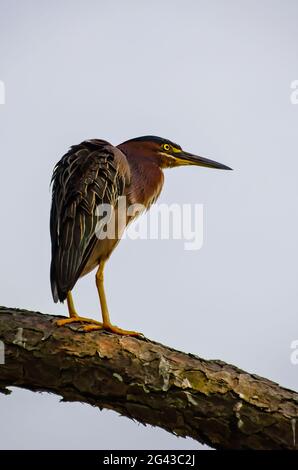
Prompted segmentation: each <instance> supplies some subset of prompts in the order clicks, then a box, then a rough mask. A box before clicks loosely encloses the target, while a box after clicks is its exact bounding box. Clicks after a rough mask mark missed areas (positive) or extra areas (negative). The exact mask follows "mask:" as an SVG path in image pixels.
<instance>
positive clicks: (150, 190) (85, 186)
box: [50, 136, 231, 336]
mask: <svg viewBox="0 0 298 470" xmlns="http://www.w3.org/2000/svg"><path fill="white" fill-rule="evenodd" d="M182 165H196V166H203V167H208V168H218V169H221V170H230V169H231V168H229V167H227V166H225V165H222V164H221V163H218V162H215V161H213V160H209V159H207V158H203V157H199V156H196V155H193V154H191V153H188V152H185V151H184V150H182V148H181V147H180V145H177V144H175V143H173V142H171V141H170V140H167V139H162V138H160V137H156V136H144V137H137V138H135V139H131V140H128V141H126V142H123V143H122V144H120V145H118V146H117V147H114V146H113V145H111V144H110V143H109V142H106V141H105V140H98V139H93V140H87V141H84V142H82V143H81V144H79V145H74V146H72V147H71V149H70V150H69V151H68V153H66V154H65V155H64V156H63V157H62V158H61V160H60V161H59V162H58V163H57V165H56V166H55V168H54V172H53V177H52V183H53V195H52V207H51V217H50V231H51V241H52V262H51V287H52V294H53V298H54V301H55V302H58V301H60V302H63V301H64V300H65V299H66V300H67V305H68V312H69V318H66V319H62V320H58V321H57V324H58V325H59V326H62V325H66V324H68V323H74V322H81V323H82V328H83V330H84V331H92V330H96V329H105V330H108V331H111V332H114V333H117V334H122V335H123V334H125V335H131V336H137V335H139V333H136V332H134V331H127V330H123V329H121V328H119V327H117V326H115V325H112V323H111V320H110V316H109V311H108V306H107V301H106V296H105V291H104V266H105V263H106V261H107V260H108V258H109V257H110V255H111V253H112V251H113V250H114V249H115V247H116V246H117V244H118V242H119V240H120V238H121V235H122V233H123V230H124V229H125V227H126V226H127V225H128V223H129V222H130V221H131V220H132V219H134V218H135V217H136V216H137V215H138V213H139V212H138V213H136V214H134V215H129V216H128V215H127V214H126V215H125V218H124V223H123V222H122V224H119V219H120V216H119V199H120V197H121V196H122V197H126V200H127V206H131V205H133V204H136V203H138V204H142V206H144V207H145V208H146V209H148V208H149V207H150V206H151V204H152V203H154V202H155V201H156V199H157V198H158V196H159V194H160V192H161V190H162V187H163V182H164V175H163V169H165V168H173V167H176V166H182ZM105 204H109V205H110V207H112V208H113V211H114V214H115V218H112V217H111V218H110V219H109V220H107V221H106V222H105V224H102V225H101V224H100V221H101V220H103V219H102V218H101V216H100V214H99V211H98V208H100V207H101V206H103V205H105ZM115 219H116V221H117V222H118V231H117V235H115V236H114V237H107V236H101V235H102V234H103V232H108V228H109V224H111V223H112V220H113V222H115ZM117 222H116V223H117ZM119 225H120V227H119ZM95 268H97V272H96V277H95V279H96V286H97V290H98V294H99V300H100V305H101V312H102V320H103V321H102V323H101V322H97V321H95V320H92V319H89V318H85V317H81V316H79V315H78V313H77V312H76V310H75V307H74V303H73V299H72V294H71V291H72V289H73V287H74V285H75V284H76V282H77V280H78V279H79V278H80V277H82V276H84V275H85V274H87V273H89V272H91V271H92V270H94V269H95ZM84 323H85V325H84Z"/></svg>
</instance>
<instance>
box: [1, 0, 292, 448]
mask: <svg viewBox="0 0 298 470" xmlns="http://www.w3.org/2000/svg"><path fill="white" fill-rule="evenodd" d="M297 15H298V4H297V2H296V1H291V0H286V1H284V0H278V1H277V0H261V1H259V0H258V1H257V0H242V1H236V0H225V1H220V0H218V1H216V0H211V1H210V0H208V1H207V0H206V1H197V0H188V1H182V0H163V1H157V0H153V1H144V0H143V1H142V0H141V1H140V0H139V1H132V0H127V1H125V2H123V1H120V0H118V1H116V0H109V1H103V0H97V1H95V0H94V1H92V0H87V1H83V0H80V1H78V0H72V1H70V0H68V1H67V0H62V1H58V0H55V1H51V2H49V1H37V0H24V1H21V0H19V1H15V0H9V1H8V0H0V80H3V81H4V82H5V86H6V104H5V105H1V106H0V154H1V186H0V200H1V203H0V204H1V206H0V207H1V217H2V227H3V229H2V230H1V232H0V256H1V272H0V280H1V283H0V285H1V298H0V303H1V304H3V305H6V306H16V307H24V308H28V309H35V310H39V311H43V312H47V313H55V314H62V313H64V312H65V311H66V310H65V306H63V305H56V304H54V303H53V302H52V299H51V293H50V287H49V263H50V239H49V230H48V224H49V208H50V192H49V181H50V178H51V172H52V168H53V166H54V164H55V163H56V161H57V160H58V159H59V158H60V157H61V156H62V154H63V153H65V151H66V150H67V149H68V147H69V146H70V145H71V144H75V143H78V142H80V141H82V140H84V139H86V138H94V137H97V138H104V139H107V140H110V141H111V142H112V143H114V144H117V143H119V142H121V141H123V140H126V139H128V138H130V137H134V136H138V135H143V134H156V135H161V136H163V137H167V138H169V139H172V140H174V141H175V142H178V143H180V144H181V145H182V146H183V147H184V148H185V149H186V150H189V151H191V152H194V153H198V154H201V155H205V156H208V157H210V158H213V159H215V160H218V161H221V162H223V163H226V164H228V165H230V166H232V167H233V168H234V171H233V172H220V171H212V170H210V169H199V168H180V169H175V170H169V171H168V172H167V173H166V175H165V187H164V191H163V193H162V196H161V198H160V202H165V203H169V204H170V203H192V204H195V203H202V204H204V208H205V209H204V210H205V240H204V245H203V248H202V249H201V250H200V251H197V252H193V251H185V250H183V242H181V241H131V240H124V241H123V242H121V243H120V245H119V247H118V248H117V250H116V252H115V253H114V254H113V256H112V258H111V260H110V262H109V264H108V266H107V270H106V288H107V295H108V299H109V304H110V310H111V316H112V319H113V321H114V322H115V323H116V324H118V325H120V326H122V327H125V328H131V329H136V330H139V331H142V332H144V333H145V334H146V335H147V336H148V337H150V338H153V339H155V340H156V341H160V342H163V343H165V344H168V345H171V346H173V347H175V348H178V349H181V350H184V351H188V352H192V353H194V354H197V355H199V356H203V357H205V358H220V359H222V360H225V361H228V362H231V363H233V364H235V365H237V366H239V367H241V368H244V369H247V370H248V371H250V372H254V373H257V374H259V375H264V376H266V377H268V378H271V379H273V380H275V381H277V382H279V383H281V384H282V385H284V386H287V387H290V388H296V389H297V384H298V366H297V365H296V366H294V365H292V364H291V362H290V353H291V350H290V344H291V341H292V340H294V339H298V328H297V317H298V290H297V286H298V271H297V265H298V250H297V240H298V224H297V205H298V185H297V171H298V159H297V125H298V105H293V104H291V102H290V93H291V89H290V84H291V82H292V81H293V80H295V79H298V30H297ZM130 289H131V291H130ZM74 297H75V299H76V301H77V303H78V306H79V310H80V311H81V312H83V313H84V314H88V315H91V316H94V317H98V316H99V310H98V303H97V293H96V290H95V286H94V278H93V275H90V276H88V277H86V278H84V279H83V280H82V281H80V282H79V284H78V286H77V288H76V289H75V291H74ZM0 417H1V422H5V426H4V427H3V426H1V428H0V447H1V448H3V449H5V448H77V447H78V448H95V449H100V448H106V449H110V448H122V449H125V448H128V449H131V448H145V449H146V448H151V449H154V448H168V449H180V448H181V449H182V448H197V447H198V445H197V443H195V442H194V441H192V440H190V439H187V440H184V439H178V438H176V437H174V436H171V435H170V434H167V433H166V432H164V431H161V430H158V429H153V428H150V427H146V428H145V427H143V426H141V425H138V424H136V423H133V422H131V421H129V420H128V419H126V418H122V417H119V416H117V415H116V414H115V413H112V412H108V411H103V412H99V411H98V410H96V409H93V408H91V407H88V406H87V405H82V404H64V403H62V404H61V403H59V399H58V398H57V397H54V396H50V395H47V394H43V395H39V394H32V393H30V392H27V391H18V390H16V391H14V393H13V394H12V395H11V396H10V397H0Z"/></svg>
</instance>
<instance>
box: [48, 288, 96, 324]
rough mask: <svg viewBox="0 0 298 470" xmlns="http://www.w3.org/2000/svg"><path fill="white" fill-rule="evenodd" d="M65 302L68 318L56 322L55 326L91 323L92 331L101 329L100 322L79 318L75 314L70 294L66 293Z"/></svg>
mask: <svg viewBox="0 0 298 470" xmlns="http://www.w3.org/2000/svg"><path fill="white" fill-rule="evenodd" d="M66 300H67V307H68V314H69V318H63V320H57V323H56V324H57V326H63V325H68V324H70V323H92V329H93V330H95V329H96V330H100V329H102V323H101V322H99V321H96V320H92V318H85V317H80V316H79V315H78V314H77V311H76V309H75V306H74V302H73V298H72V294H71V292H68V293H67V297H66ZM84 331H86V330H85V328H84Z"/></svg>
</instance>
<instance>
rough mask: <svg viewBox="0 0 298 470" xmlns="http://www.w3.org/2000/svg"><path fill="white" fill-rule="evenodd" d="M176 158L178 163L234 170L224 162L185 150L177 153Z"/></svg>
mask: <svg viewBox="0 0 298 470" xmlns="http://www.w3.org/2000/svg"><path fill="white" fill-rule="evenodd" d="M175 159H176V160H177V163H178V165H196V166H205V167H207V168H217V169H218V170H232V168H230V167H229V166H226V165H223V164H222V163H218V162H215V161H214V160H209V158H204V157H199V156H198V155H193V154H192V153H188V152H184V150H182V152H179V153H177V154H175Z"/></svg>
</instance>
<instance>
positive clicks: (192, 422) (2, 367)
mask: <svg viewBox="0 0 298 470" xmlns="http://www.w3.org/2000/svg"><path fill="white" fill-rule="evenodd" d="M56 319H57V317H55V316H50V315H45V314H41V313H35V312H29V311H25V310H17V309H8V308H5V307H0V339H1V340H2V341H3V343H4V346H5V364H0V389H1V391H2V392H4V393H9V390H8V389H7V388H6V387H8V386H17V387H22V388H26V389H29V390H33V391H46V392H51V393H56V394H58V395H60V396H62V397H63V400H65V401H80V402H85V403H89V404H91V405H94V406H97V407H99V408H100V409H102V408H108V409H112V410H114V411H117V412H118V413H120V414H121V415H124V416H128V417H129V418H132V419H135V420H137V421H139V422H141V423H143V424H151V425H153V426H159V427H161V428H163V429H166V430H167V431H169V432H171V433H173V434H175V435H178V436H185V437H186V436H190V437H192V438H193V439H196V440H197V441H199V442H201V443H205V444H208V445H209V446H211V447H214V448H217V449H295V448H296V449H298V445H297V439H296V434H297V426H296V419H297V418H298V394H297V393H295V392H293V391H290V390H287V389H285V388H281V387H280V386H279V385H277V384H276V383H274V382H271V381H269V380H267V379H264V378H262V377H258V376H256V375H251V374H248V373H247V372H244V371H242V370H240V369H238V368H237V367H235V366H232V365H229V364H226V363H224V362H222V361H218V360H212V361H211V360H208V361H207V360H204V359H201V358H199V357H196V356H194V355H192V354H185V353H182V352H179V351H176V350H174V349H171V348H168V347H166V346H163V345H161V344H158V343H155V342H152V341H149V340H148V339H146V338H144V339H136V338H131V337H127V336H126V337H120V336H117V335H114V334H110V333H107V332H101V331H95V332H90V333H82V332H80V331H78V327H77V326H74V325H73V326H67V327H59V328H58V327H57V326H56V325H55V320H56ZM99 419H100V418H99Z"/></svg>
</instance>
